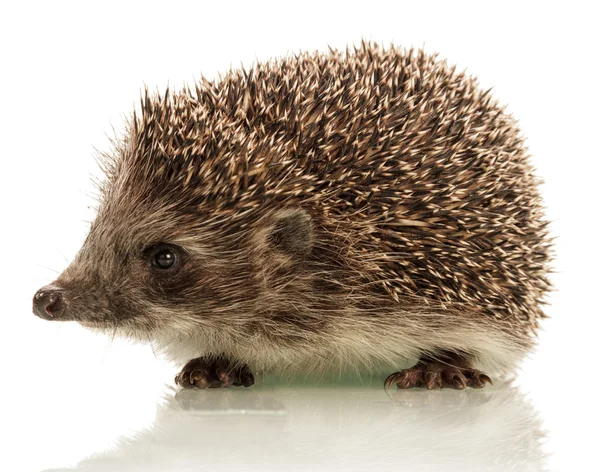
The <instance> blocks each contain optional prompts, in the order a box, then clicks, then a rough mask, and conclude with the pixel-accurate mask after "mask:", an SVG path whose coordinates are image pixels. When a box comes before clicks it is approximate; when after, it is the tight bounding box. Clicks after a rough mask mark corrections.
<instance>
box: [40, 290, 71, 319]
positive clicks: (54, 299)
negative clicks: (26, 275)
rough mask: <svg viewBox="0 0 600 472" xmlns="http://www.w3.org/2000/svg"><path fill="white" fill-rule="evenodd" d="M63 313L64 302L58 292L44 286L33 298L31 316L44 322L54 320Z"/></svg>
mask: <svg viewBox="0 0 600 472" xmlns="http://www.w3.org/2000/svg"><path fill="white" fill-rule="evenodd" d="M64 311H65V301H64V298H63V295H62V293H61V291H60V290H58V289H57V288H56V287H53V286H52V285H46V286H45V287H42V288H41V289H39V290H38V291H37V293H36V294H35V295H34V296H33V314H34V315H36V316H39V317H40V318H42V319H44V320H55V319H57V318H60V316H61V315H62V314H63V313H64Z"/></svg>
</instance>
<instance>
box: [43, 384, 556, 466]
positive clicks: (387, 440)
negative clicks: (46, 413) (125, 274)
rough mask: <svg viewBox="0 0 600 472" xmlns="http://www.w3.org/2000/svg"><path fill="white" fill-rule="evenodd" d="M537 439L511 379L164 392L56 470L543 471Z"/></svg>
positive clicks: (535, 425) (534, 420)
mask: <svg viewBox="0 0 600 472" xmlns="http://www.w3.org/2000/svg"><path fill="white" fill-rule="evenodd" d="M542 438H543V435H542V433H541V427H540V421H539V419H538V416H537V414H536V412H535V411H534V410H533V409H532V407H531V405H530V404H529V403H528V402H527V400H526V399H525V397H524V396H523V395H522V394H521V393H519V391H518V390H517V389H516V388H514V387H512V386H510V385H507V384H504V385H496V386H494V387H491V388H486V389H483V390H466V391H449V390H443V391H431V392H430V391H427V390H423V389H415V390H407V391H403V390H400V391H395V390H390V391H385V390H383V389H382V388H380V387H359V386H343V387H337V388H332V387H310V386H296V387H294V386H288V387H262V388H260V387H259V388H253V389H228V390H206V391H178V392H174V391H170V392H168V393H167V394H166V395H165V397H164V398H163V399H162V400H161V401H160V402H159V405H158V409H157V414H156V421H155V423H154V426H153V427H152V428H150V429H148V430H142V431H139V432H138V434H136V435H135V437H133V438H123V439H121V440H119V441H118V444H117V445H116V447H114V448H113V449H112V450H109V451H106V452H102V453H100V454H98V455H95V456H92V457H90V458H87V459H85V460H83V461H81V462H80V463H79V464H78V465H77V467H75V468H74V469H52V470H80V471H109V470H110V471H113V470H145V471H155V470H156V471H158V470H160V471H176V470H247V469H257V470H263V471H264V470H278V471H281V470H308V469H310V470H375V469H381V468H383V467H386V468H387V467H389V466H392V468H393V470H415V469H416V468H418V469H419V470H459V469H463V470H502V471H504V470H518V471H525V470H527V471H529V470H544V468H545V467H544V465H545V457H544V454H543V452H542V447H541V440H542Z"/></svg>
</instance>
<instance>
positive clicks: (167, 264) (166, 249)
mask: <svg viewBox="0 0 600 472" xmlns="http://www.w3.org/2000/svg"><path fill="white" fill-rule="evenodd" d="M145 252H146V254H147V257H148V260H149V262H150V265H151V266H152V267H153V268H155V269H159V270H167V269H173V268H175V267H177V266H178V265H179V262H180V251H179V250H178V249H177V248H176V247H175V246H172V245H170V244H156V245H153V246H151V247H149V248H148V249H147V250H146V251H145Z"/></svg>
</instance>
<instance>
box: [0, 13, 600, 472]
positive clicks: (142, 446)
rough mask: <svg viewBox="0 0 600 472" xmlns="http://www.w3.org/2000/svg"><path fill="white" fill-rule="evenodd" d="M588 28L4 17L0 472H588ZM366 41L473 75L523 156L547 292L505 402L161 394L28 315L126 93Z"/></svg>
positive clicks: (592, 79) (594, 117) (591, 325)
mask: <svg viewBox="0 0 600 472" xmlns="http://www.w3.org/2000/svg"><path fill="white" fill-rule="evenodd" d="M597 18H598V15H597V12H596V11H595V5H594V4H593V2H589V3H583V2H581V3H578V2H568V3H564V5H563V4H558V3H556V4H555V3H551V2H543V3H539V4H536V3H535V2H527V3H525V2H509V1H507V2H502V3H496V4H491V3H490V4H488V3H482V2H461V3H460V5H459V4H456V3H454V2H438V3H436V2H410V3H403V2H375V1H374V2H369V4H368V5H367V4H366V3H363V2H361V3H358V4H354V3H353V2H302V3H298V4H293V3H281V2H278V3H273V4H266V3H265V4H260V5H259V4H258V3H256V2H246V3H238V4H234V3H233V2H227V4H223V5H221V4H217V3H216V2H214V3H213V4H210V5H209V4H201V3H200V2H173V3H169V4H167V3H152V2H139V3H136V2H119V3H118V4H116V3H115V4H113V5H111V4H110V2H102V3H101V4H100V3H98V4H90V3H85V2H78V3H72V4H66V3H62V4H60V3H56V2H40V3H37V4H34V3H24V2H19V3H17V2H14V3H13V4H10V5H9V4H7V5H3V7H2V13H1V14H0V41H1V43H2V44H3V47H2V51H1V53H0V54H1V65H2V71H3V73H2V75H1V76H0V89H1V90H2V91H3V98H2V108H1V112H0V133H1V137H2V140H1V142H2V147H1V148H0V149H1V152H2V173H1V175H2V178H1V185H0V205H1V207H0V208H1V216H2V220H1V221H2V223H1V226H2V227H1V231H0V247H1V248H2V253H1V254H2V255H1V257H0V262H2V265H1V267H2V270H0V282H1V283H0V288H1V292H0V294H1V298H0V300H1V305H0V306H1V307H2V310H1V316H0V382H1V388H0V435H1V437H2V446H1V447H0V470H1V471H10V472H12V471H17V472H18V471H41V470H82V471H85V470H93V471H120V470H127V471H131V470H135V471H137V470H140V471H141V470H143V471H159V470H160V471H192V470H194V471H195V470H209V471H214V470H259V471H269V470H278V471H284V470H326V471H329V470H332V471H333V470H357V471H358V470H360V471H364V470H409V471H412V470H450V471H452V470H467V471H468V470H493V471H496V470H498V471H504V470H515V471H537V470H562V471H571V470H586V471H587V470H598V468H599V465H598V459H597V453H596V452H597V440H598V434H597V431H596V426H597V425H598V424H599V423H600V414H599V411H598V406H597V404H598V402H597V399H596V396H597V393H598V391H599V390H598V387H599V381H598V373H597V364H598V363H597V346H598V332H599V331H600V310H599V308H598V302H597V299H598V297H597V293H598V282H599V277H598V267H600V256H599V251H598V223H597V220H598V203H599V201H600V199H599V197H598V175H600V152H599V151H598V132H599V130H600V119H599V118H598V116H599V114H598V110H600V93H599V89H598V87H597V85H596V84H597V83H598V81H599V76H598V69H597V67H598V66H597V60H595V58H596V57H597V52H598V46H600V44H599V43H600V41H599V39H598V28H597V24H596V23H597ZM361 38H367V39H372V40H377V41H382V42H384V43H387V42H389V41H393V42H394V43H396V44H401V45H416V46H422V45H424V46H425V48H426V49H427V50H428V51H438V52H440V55H441V56H442V57H445V58H448V60H449V61H450V62H453V63H457V64H458V65H459V68H464V67H468V70H469V72H471V73H474V74H476V75H478V76H479V77H480V79H481V84H482V87H485V88H489V87H492V86H494V95H495V96H496V97H497V98H498V99H499V100H500V101H501V102H503V103H507V104H509V108H508V110H509V112H511V113H513V114H514V115H515V116H516V117H517V118H518V119H519V122H520V125H521V128H522V130H523V133H524V134H525V136H527V143H528V146H529V149H530V152H531V154H532V156H533V162H534V164H535V166H536V168H537V171H538V175H540V176H542V177H543V179H544V180H545V182H546V183H545V185H544V186H543V188H542V190H543V193H544V198H545V202H546V205H547V207H548V215H549V218H550V219H551V220H552V221H553V224H552V231H553V233H554V234H556V235H557V236H558V239H557V242H556V251H557V261H556V264H555V267H556V272H557V273H556V274H554V276H553V280H554V282H555V285H556V287H557V292H555V293H554V294H552V297H551V299H550V302H551V305H550V307H549V308H548V314H549V315H550V317H551V318H550V319H549V320H548V321H546V322H545V323H544V330H543V332H541V334H540V345H539V349H538V350H537V352H536V353H535V354H534V355H533V356H532V357H531V359H528V360H527V361H526V362H525V363H524V365H523V368H522V370H521V372H520V373H519V376H518V377H517V380H516V382H515V386H510V385H507V384H502V383H501V382H496V385H495V386H494V387H493V388H489V387H488V388H486V389H484V390H481V391H473V390H467V391H462V392H456V391H441V392H428V391H426V390H411V391H387V392H386V391H384V390H383V389H382V388H381V387H380V384H381V382H382V380H383V379H375V380H373V384H372V385H370V386H360V385H356V384H349V383H340V384H338V385H331V384H328V385H323V386H313V385H293V386H286V385H277V384H276V383H275V382H273V381H272V380H271V379H265V380H266V381H267V384H264V383H262V380H261V381H260V382H259V385H257V386H256V387H254V388H252V389H247V390H226V391H220V390H210V391H185V392H177V391H175V390H174V389H173V386H172V379H173V376H174V374H175V373H176V372H177V369H178V368H180V367H181V366H171V365H167V364H165V363H164V362H163V361H162V360H161V359H157V358H155V356H154V355H153V353H152V351H151V349H150V348H149V347H147V346H134V345H129V344H127V343H126V342H124V341H122V340H118V339H115V340H114V341H111V340H110V339H108V338H104V337H99V336H96V335H94V334H92V333H90V332H88V331H86V330H84V329H83V328H81V327H79V326H76V325H74V324H70V323H65V324H60V323H49V322H44V321H42V320H39V319H37V318H35V317H34V316H33V315H32V314H31V298H32V296H33V294H34V292H35V291H36V290H37V289H38V288H39V287H41V286H42V285H44V284H46V283H48V282H49V281H51V280H52V279H53V278H55V277H56V275H57V271H61V270H62V269H63V268H64V267H65V266H66V265H67V264H68V261H69V260H70V259H71V258H72V257H73V256H74V254H75V253H76V251H77V250H78V248H79V247H80V245H81V242H82V240H83V237H84V235H85V233H86V231H87V223H84V221H86V220H90V219H91V218H92V217H93V211H92V210H90V209H89V208H88V207H89V206H90V205H92V204H93V200H92V198H90V194H93V189H92V187H91V186H90V184H89V180H88V174H89V173H93V174H95V175H97V174H98V172H97V169H96V168H95V165H94V161H93V147H97V148H99V149H101V150H106V149H108V148H109V146H108V139H107V136H106V135H108V136H112V135H113V131H112V128H111V126H114V127H115V129H116V131H117V133H118V132H119V131H120V130H121V125H122V120H123V117H124V116H126V115H127V114H128V113H129V112H130V110H131V108H132V106H133V104H134V102H135V101H136V97H138V96H139V90H140V87H141V86H142V84H144V83H145V84H147V85H148V86H149V87H150V88H154V87H158V88H160V89H163V88H164V87H166V85H167V83H170V84H171V86H172V87H178V86H179V85H181V84H183V83H184V81H192V80H193V79H194V77H199V76H200V74H201V73H202V74H204V75H205V76H207V77H209V78H210V77H215V76H216V74H217V72H218V71H224V70H226V69H227V68H229V67H230V66H233V67H236V66H237V65H238V64H239V63H240V62H244V63H245V64H250V63H251V62H252V61H253V60H254V59H257V58H258V59H261V60H262V59H268V58H270V57H277V56H281V55H284V54H286V53H288V52H290V51H292V52H295V51H299V50H302V49H308V50H312V49H317V48H318V49H325V48H326V45H327V44H331V45H332V46H335V47H339V48H343V47H345V46H346V44H352V43H356V42H358V41H360V39H361Z"/></svg>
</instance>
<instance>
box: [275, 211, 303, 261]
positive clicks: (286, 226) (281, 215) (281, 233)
mask: <svg viewBox="0 0 600 472" xmlns="http://www.w3.org/2000/svg"><path fill="white" fill-rule="evenodd" d="M267 242H268V244H269V246H270V247H272V248H273V249H275V250H277V251H281V252H283V253H285V254H288V255H290V256H296V257H304V256H306V255H307V254H308V253H309V252H310V251H311V249H312V246H313V228H312V219H311V217H310V215H309V214H308V212H307V211H305V210H303V209H302V208H285V209H283V210H279V211H277V212H276V213H275V214H274V215H273V217H272V220H271V224H270V227H269V232H268V235H267Z"/></svg>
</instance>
